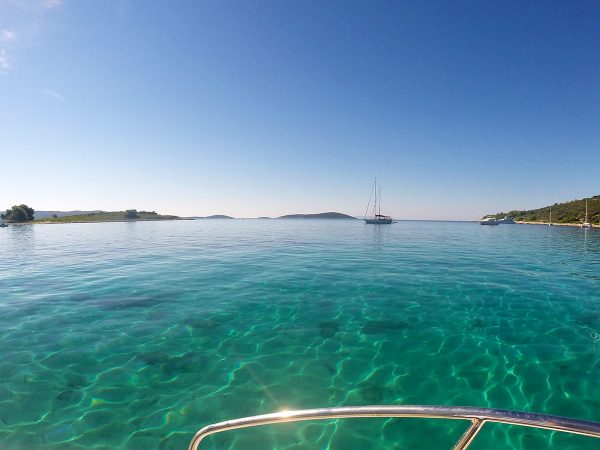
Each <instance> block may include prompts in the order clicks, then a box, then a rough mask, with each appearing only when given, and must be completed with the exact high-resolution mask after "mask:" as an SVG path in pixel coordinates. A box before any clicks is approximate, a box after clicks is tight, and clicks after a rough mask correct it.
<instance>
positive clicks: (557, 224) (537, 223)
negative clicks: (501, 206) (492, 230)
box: [515, 221, 600, 228]
mask: <svg viewBox="0 0 600 450" xmlns="http://www.w3.org/2000/svg"><path fill="white" fill-rule="evenodd" d="M515 223H517V224H519V225H546V226H547V225H548V222H527V221H516V222H515ZM552 226H555V227H577V228H581V224H580V223H553V224H552ZM592 228H600V225H594V224H592Z"/></svg>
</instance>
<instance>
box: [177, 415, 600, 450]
mask: <svg viewBox="0 0 600 450" xmlns="http://www.w3.org/2000/svg"><path fill="white" fill-rule="evenodd" d="M358 417H413V418H422V419H458V420H469V421H470V422H471V425H470V426H469V428H467V430H466V431H465V432H464V433H463V435H462V436H461V437H460V439H459V440H458V441H457V442H456V444H454V447H453V450H464V449H466V448H467V447H468V446H469V445H471V442H473V439H475V436H477V433H479V431H480V430H481V428H482V427H483V426H484V425H485V424H486V423H487V422H496V423H504V424H509V425H520V426H524V427H533V428H542V429H545V430H553V431H563V432H566V433H575V434H581V435H584V436H591V437H596V438H600V423H599V422H590V421H586V420H576V419H568V418H566V417H558V416H548V415H544V414H530V413H526V412H519V411H509V410H504V409H488V408H469V407H453V406H414V405H401V406H346V407H340V408H320V409H304V410H298V411H282V412H277V413H272V414H263V415H260V416H251V417H243V418H241V419H234V420H226V421H225V422H219V423H214V424H212V425H207V426H205V427H204V428H202V429H201V430H200V431H198V432H197V433H196V435H195V436H194V438H193V439H192V441H191V442H190V446H189V450H197V448H198V446H199V445H200V442H201V441H202V439H204V438H205V437H206V436H209V435H211V434H214V433H220V432H222V431H228V430H235V429H238V428H247V427H255V426H258V425H268V424H274V423H284V422H301V421H305V420H323V419H350V418H358Z"/></svg>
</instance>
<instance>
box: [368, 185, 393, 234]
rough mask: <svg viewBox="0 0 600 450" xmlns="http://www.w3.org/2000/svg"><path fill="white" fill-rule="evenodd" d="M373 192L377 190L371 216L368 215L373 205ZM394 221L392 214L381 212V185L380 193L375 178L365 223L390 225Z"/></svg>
mask: <svg viewBox="0 0 600 450" xmlns="http://www.w3.org/2000/svg"><path fill="white" fill-rule="evenodd" d="M373 192H375V201H374V203H373V215H372V216H371V217H367V212H368V211H369V206H370V205H371V197H372V196H373ZM392 222H393V220H392V218H391V217H390V216H386V215H385V214H381V187H379V193H378V192H377V179H375V183H374V184H373V189H372V190H371V196H369V203H367V209H366V211H365V223H369V224H373V225H389V224H390V223H392Z"/></svg>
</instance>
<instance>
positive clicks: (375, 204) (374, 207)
mask: <svg viewBox="0 0 600 450" xmlns="http://www.w3.org/2000/svg"><path fill="white" fill-rule="evenodd" d="M376 213H377V178H375V203H374V204H373V217H375V214H376Z"/></svg>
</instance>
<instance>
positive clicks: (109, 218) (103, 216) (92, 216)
mask: <svg viewBox="0 0 600 450" xmlns="http://www.w3.org/2000/svg"><path fill="white" fill-rule="evenodd" d="M177 219H179V217H178V216H170V215H162V214H157V213H156V212H154V211H136V210H135V209H128V210H127V211H110V212H107V211H102V212H99V213H88V214H78V215H74V216H63V217H47V218H44V219H37V220H35V221H34V222H33V223H75V222H126V221H127V222H128V221H136V220H177Z"/></svg>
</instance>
